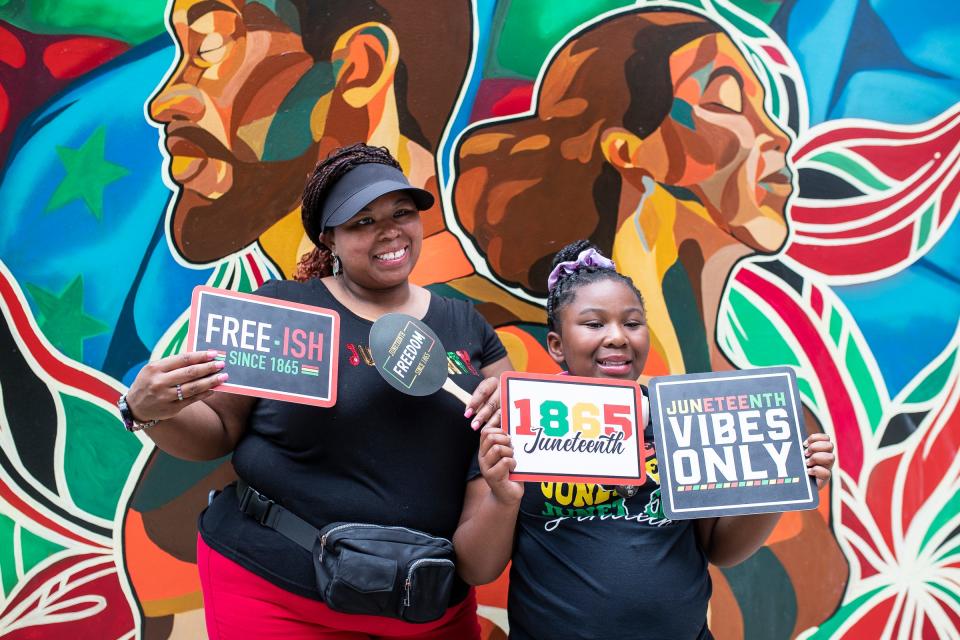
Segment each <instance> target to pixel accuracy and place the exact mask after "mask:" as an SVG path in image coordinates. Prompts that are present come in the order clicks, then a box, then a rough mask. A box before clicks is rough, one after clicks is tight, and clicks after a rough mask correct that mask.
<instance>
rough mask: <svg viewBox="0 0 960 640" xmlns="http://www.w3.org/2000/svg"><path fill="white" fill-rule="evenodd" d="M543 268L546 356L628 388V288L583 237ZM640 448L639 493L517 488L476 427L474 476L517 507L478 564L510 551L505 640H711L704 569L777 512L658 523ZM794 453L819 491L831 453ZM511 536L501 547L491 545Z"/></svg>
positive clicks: (501, 444)
mask: <svg viewBox="0 0 960 640" xmlns="http://www.w3.org/2000/svg"><path fill="white" fill-rule="evenodd" d="M553 265H554V270H553V272H552V273H551V274H550V279H549V284H548V287H549V294H548V295H549V297H548V298H547V317H548V323H549V330H550V331H549V333H548V334H547V347H548V350H549V352H550V355H551V357H553V359H554V360H555V361H556V362H557V363H558V364H561V365H565V366H566V369H567V370H568V371H569V373H570V374H572V375H578V376H591V377H596V378H619V379H625V380H636V379H637V378H638V377H639V376H640V374H641V372H642V371H643V365H644V362H645V361H646V358H647V353H648V351H649V348H650V336H649V333H648V331H647V326H646V321H645V317H644V307H643V299H642V297H641V296H640V292H639V291H637V289H636V287H635V286H634V285H633V282H632V281H631V280H630V278H628V277H626V276H623V275H621V274H619V273H617V271H616V270H615V268H614V265H613V263H612V262H611V261H610V260H608V259H607V258H605V257H603V256H602V255H600V254H599V253H598V252H597V251H596V249H595V247H593V246H592V245H591V244H590V243H588V242H586V241H584V240H581V241H578V242H575V243H573V244H570V245H568V246H566V247H564V248H563V249H562V250H561V251H560V252H559V253H557V255H556V257H555V258H554V262H553ZM643 392H644V394H646V389H643ZM644 442H645V446H646V452H645V455H646V468H647V482H646V484H644V485H642V486H639V487H637V486H602V485H579V486H575V485H570V484H555V483H536V484H535V483H529V484H527V485H525V486H524V485H522V484H520V483H516V482H511V481H510V480H509V477H508V474H509V472H510V470H511V469H513V467H514V466H515V461H514V460H513V459H512V457H513V449H512V448H511V446H510V439H509V437H508V436H506V435H505V434H504V433H503V432H502V431H500V430H499V429H498V428H496V427H493V426H488V427H486V428H485V429H484V430H483V434H482V437H481V444H480V468H481V471H482V472H483V475H484V477H485V478H486V479H487V482H488V484H489V486H490V488H491V493H492V495H493V496H494V497H496V499H497V500H499V501H500V502H502V503H505V504H513V505H514V506H515V508H517V509H518V510H519V515H518V518H517V521H516V524H514V523H513V522H509V523H504V524H503V526H502V530H501V532H500V535H498V536H495V537H493V538H492V541H493V542H495V543H497V552H498V553H499V555H498V556H497V558H496V560H499V562H500V564H499V565H495V564H493V560H494V558H493V556H494V555H496V554H494V553H491V554H490V555H489V556H488V558H489V559H490V560H491V566H490V567H489V569H490V572H491V573H494V574H496V569H497V567H498V566H499V568H500V569H501V570H502V568H503V566H505V565H506V562H507V560H508V555H509V553H510V551H511V550H512V557H513V567H512V570H511V572H510V595H509V608H508V611H509V619H510V637H511V638H514V639H517V640H525V639H527V638H550V639H555V640H562V639H565V638H658V639H660V638H671V639H676V640H683V639H691V640H692V639H694V638H697V639H702V638H711V637H712V636H711V634H710V631H709V629H708V628H707V602H708V601H709V599H710V593H711V583H710V575H709V573H708V572H707V567H708V563H713V564H715V565H718V566H721V567H728V566H732V565H735V564H737V563H739V562H742V561H743V560H745V559H746V558H748V557H749V556H750V555H751V554H753V553H754V552H755V551H756V550H757V549H759V548H760V546H761V545H762V544H763V542H764V540H766V538H767V535H768V534H769V533H770V531H771V530H772V529H773V527H774V525H776V523H777V521H778V520H779V518H780V514H778V513H771V514H760V515H750V516H734V517H727V518H708V519H703V520H684V521H672V520H669V519H667V518H666V517H665V516H664V514H663V510H662V509H661V507H660V486H659V482H658V481H659V475H658V473H657V452H656V446H655V443H654V442H653V430H652V428H651V425H650V424H649V423H648V424H647V425H646V428H645V431H644ZM804 446H805V447H806V450H805V454H806V456H807V466H808V473H809V474H810V475H812V476H814V477H815V478H816V479H817V484H818V486H823V485H824V484H825V483H826V482H827V481H828V480H829V479H830V469H831V467H832V466H833V460H834V456H833V453H832V451H833V444H832V443H831V442H830V439H829V437H828V436H827V435H826V434H822V433H818V434H813V435H811V436H810V437H809V438H808V439H807V441H806V442H805V443H804ZM599 505H608V506H607V507H605V508H603V509H598V508H597V507H598V506H599ZM600 513H603V514H604V515H599V514H600ZM514 527H516V530H515V531H514ZM511 534H515V535H514V537H513V545H512V549H511V546H510V545H509V544H503V543H502V541H503V540H504V539H509V536H510V535H511Z"/></svg>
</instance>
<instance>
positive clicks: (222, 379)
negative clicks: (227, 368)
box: [217, 373, 230, 382]
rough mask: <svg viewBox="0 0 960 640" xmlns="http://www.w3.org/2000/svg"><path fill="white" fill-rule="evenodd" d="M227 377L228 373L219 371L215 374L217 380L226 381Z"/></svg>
mask: <svg viewBox="0 0 960 640" xmlns="http://www.w3.org/2000/svg"><path fill="white" fill-rule="evenodd" d="M229 379H230V374H229V373H221V374H220V375H218V376H217V382H226V381H227V380H229Z"/></svg>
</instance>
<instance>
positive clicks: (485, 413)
mask: <svg viewBox="0 0 960 640" xmlns="http://www.w3.org/2000/svg"><path fill="white" fill-rule="evenodd" d="M463 417H464V418H467V419H468V420H469V419H470V418H473V420H471V421H470V428H471V429H473V430H474V431H476V430H477V429H480V428H481V427H496V428H498V429H499V428H500V378H497V377H490V378H487V379H486V380H484V381H483V382H481V383H480V384H479V385H477V388H476V390H475V391H474V392H473V395H472V396H471V397H470V402H469V403H468V404H467V410H466V411H464V412H463Z"/></svg>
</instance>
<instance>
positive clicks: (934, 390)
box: [904, 351, 957, 404]
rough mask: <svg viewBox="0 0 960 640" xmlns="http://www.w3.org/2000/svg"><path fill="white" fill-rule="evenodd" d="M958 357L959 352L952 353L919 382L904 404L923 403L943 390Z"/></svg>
mask: <svg viewBox="0 0 960 640" xmlns="http://www.w3.org/2000/svg"><path fill="white" fill-rule="evenodd" d="M956 359H957V352H956V351H954V352H953V353H951V354H950V355H949V356H948V357H947V359H946V360H944V361H943V363H942V364H941V365H940V366H939V367H937V368H936V369H934V370H933V371H931V372H930V374H929V375H927V377H925V378H924V379H923V380H921V381H920V382H919V383H917V386H916V387H914V389H913V391H911V392H910V395H909V396H907V399H906V400H904V404H922V403H926V402H930V401H931V400H933V399H934V398H935V397H936V396H937V394H938V393H940V392H941V391H943V388H944V387H945V386H946V384H947V381H948V380H949V377H950V372H951V371H953V363H954V361H955V360H956Z"/></svg>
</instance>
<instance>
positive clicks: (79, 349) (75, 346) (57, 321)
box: [26, 276, 109, 360]
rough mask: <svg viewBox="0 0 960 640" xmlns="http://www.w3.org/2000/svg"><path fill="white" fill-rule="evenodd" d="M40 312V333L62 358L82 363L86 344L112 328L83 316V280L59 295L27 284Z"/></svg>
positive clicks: (76, 279)
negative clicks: (91, 338) (85, 342)
mask: <svg viewBox="0 0 960 640" xmlns="http://www.w3.org/2000/svg"><path fill="white" fill-rule="evenodd" d="M26 286H27V290H28V291H29V292H30V295H31V296H33V300H34V302H36V304H37V309H38V310H39V312H40V316H41V319H40V330H41V331H43V334H44V335H45V336H47V339H48V340H49V341H50V343H51V344H53V346H54V347H56V348H57V349H58V350H60V352H61V353H63V355H65V356H67V357H70V358H73V359H74V360H83V341H84V340H85V339H87V338H89V337H91V336H95V335H98V334H101V333H104V332H105V331H106V330H107V329H109V327H108V326H107V325H105V324H103V323H102V322H100V321H99V320H97V319H96V318H94V317H92V316H89V315H87V314H86V313H84V312H83V276H77V277H76V278H74V279H73V282H71V283H70V284H68V285H67V287H66V289H64V290H63V291H62V292H61V293H60V294H59V295H57V294H55V293H51V292H49V291H47V290H45V289H43V288H41V287H38V286H37V285H34V284H30V283H29V282H28V283H26Z"/></svg>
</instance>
